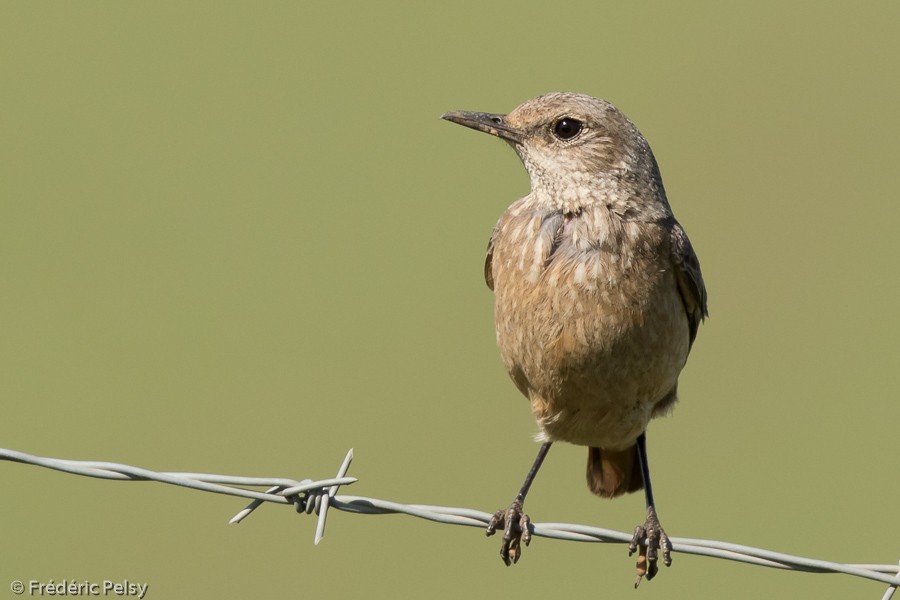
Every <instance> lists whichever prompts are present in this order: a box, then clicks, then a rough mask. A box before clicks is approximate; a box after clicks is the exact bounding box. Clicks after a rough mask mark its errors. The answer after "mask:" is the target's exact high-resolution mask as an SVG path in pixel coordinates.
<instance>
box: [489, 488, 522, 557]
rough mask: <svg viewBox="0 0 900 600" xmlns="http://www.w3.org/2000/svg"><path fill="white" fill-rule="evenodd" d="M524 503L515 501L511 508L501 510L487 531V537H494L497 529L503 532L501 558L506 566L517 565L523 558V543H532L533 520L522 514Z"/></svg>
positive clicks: (496, 513)
mask: <svg viewBox="0 0 900 600" xmlns="http://www.w3.org/2000/svg"><path fill="white" fill-rule="evenodd" d="M522 510H523V509H522V501H521V500H519V499H518V498H517V499H515V500H513V503H512V504H510V505H509V508H501V509H500V510H498V511H497V512H495V513H494V516H493V517H491V521H490V523H488V526H487V529H486V530H485V534H486V535H494V532H496V531H497V528H498V527H499V528H500V529H502V530H503V544H502V545H501V546H500V558H502V559H503V562H504V564H506V566H507V567H508V566H509V565H512V564H515V563H517V562H518V561H519V558H521V556H522V543H523V542H524V543H525V545H526V546H527V545H528V544H530V543H531V519H529V518H528V515H526V514H525V513H524V512H522Z"/></svg>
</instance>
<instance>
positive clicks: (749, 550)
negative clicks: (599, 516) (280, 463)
mask: <svg viewBox="0 0 900 600" xmlns="http://www.w3.org/2000/svg"><path fill="white" fill-rule="evenodd" d="M0 460H8V461H12V462H19V463H24V464H30V465H35V466H38V467H45V468H47V469H53V470H56V471H63V472H66V473H71V474H73V475H83V476H86V477H97V478H100V479H112V480H120V481H158V482H160V483H167V484H170V485H177V486H181V487H187V488H191V489H195V490H200V491H204V492H212V493H215V494H226V495H230V496H237V497H239V498H250V499H251V500H252V501H251V502H250V504H248V505H247V506H246V507H245V508H244V509H242V510H241V511H240V512H238V513H237V514H236V515H235V516H234V517H232V518H231V520H230V521H229V523H240V522H241V521H243V520H244V519H245V518H247V517H248V516H249V515H250V514H251V513H252V512H253V511H254V510H256V509H257V508H259V507H260V506H262V504H263V503H265V502H272V503H275V504H288V505H292V506H294V507H295V509H296V510H297V512H304V513H307V514H312V513H315V514H316V515H317V518H318V521H317V523H316V534H315V538H314V543H315V544H318V543H319V542H320V541H322V538H323V537H324V536H325V519H326V516H327V514H328V509H329V508H334V509H336V510H342V511H346V512H351V513H357V514H368V515H374V514H405V515H410V516H413V517H418V518H420V519H427V520H429V521H435V522H438V523H447V524H451V525H466V526H469V527H480V528H484V527H486V526H487V524H488V522H489V521H490V520H491V517H492V516H493V515H492V514H490V513H486V512H482V511H479V510H473V509H468V508H456V507H450V506H433V505H428V504H402V503H399V502H391V501H389V500H380V499H378V498H367V497H364V496H343V495H342V496H338V495H337V492H338V490H339V489H340V487H341V486H345V485H351V484H353V483H356V482H357V481H358V480H357V479H356V478H355V477H348V476H347V470H348V469H349V467H350V463H351V461H352V460H353V450H352V449H351V450H350V451H349V452H347V456H346V457H345V458H344V461H343V462H342V463H341V466H340V467H339V468H338V471H337V474H336V475H335V476H334V477H332V478H328V479H318V480H312V479H303V480H300V481H298V480H295V479H288V478H267V477H236V476H232V475H216V474H210V473H180V472H157V471H151V470H149V469H143V468H140V467H133V466H130V465H123V464H120V463H113V462H102V461H84V460H65V459H59V458H47V457H42V456H34V455H32V454H27V453H25V452H19V451H16V450H8V449H5V448H0ZM253 487H265V488H267V489H266V490H265V491H264V492H261V491H258V490H253V489H247V488H253ZM532 527H533V531H532V535H535V536H541V537H547V538H553V539H557V540H568V541H575V542H601V543H620V544H628V543H629V542H630V541H631V538H632V534H630V533H625V532H622V531H615V530H611V529H603V528H600V527H591V526H588V525H578V524H574V523H533V524H532ZM670 540H671V542H672V550H673V552H682V553H685V554H694V555H697V556H707V557H710V558H720V559H725V560H731V561H737V562H743V563H748V564H751V565H758V566H763V567H771V568H775V569H788V570H792V571H803V572H807V573H843V574H846V575H852V576H854V577H861V578H864V579H871V580H873V581H878V582H881V583H886V584H888V586H889V587H888V589H887V590H886V591H885V593H884V596H883V597H882V600H890V599H891V597H892V596H893V594H894V591H895V590H896V589H897V588H898V587H900V564H845V563H838V562H831V561H826V560H818V559H813V558H804V557H801V556H793V555H790V554H784V553H781V552H773V551H771V550H764V549H761V548H754V547H752V546H744V545H741V544H733V543H729V542H721V541H716V540H704V539H696V538H681V537H672V538H670Z"/></svg>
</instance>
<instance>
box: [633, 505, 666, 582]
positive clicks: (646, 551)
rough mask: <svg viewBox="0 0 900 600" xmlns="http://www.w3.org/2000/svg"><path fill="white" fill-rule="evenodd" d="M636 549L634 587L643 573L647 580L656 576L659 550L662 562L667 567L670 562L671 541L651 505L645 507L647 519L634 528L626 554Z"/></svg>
mask: <svg viewBox="0 0 900 600" xmlns="http://www.w3.org/2000/svg"><path fill="white" fill-rule="evenodd" d="M638 549H640V551H639V553H638V559H637V580H636V581H635V582H634V587H637V586H638V585H640V583H641V579H642V578H643V577H644V575H646V576H647V581H650V580H651V579H653V578H654V577H655V576H656V573H657V572H658V571H659V568H658V567H657V566H656V561H657V559H658V557H659V551H660V550H662V555H663V563H665V565H666V566H667V567H668V566H669V565H671V564H672V554H671V553H672V542H670V541H669V536H668V535H666V532H665V531H663V528H662V526H661V525H660V524H659V517H657V516H656V509H655V508H653V507H652V506H649V507H647V520H646V521H644V524H643V525H638V526H637V527H635V528H634V537H632V538H631V543H630V544H628V556H631V555H632V554H634V553H635V552H638Z"/></svg>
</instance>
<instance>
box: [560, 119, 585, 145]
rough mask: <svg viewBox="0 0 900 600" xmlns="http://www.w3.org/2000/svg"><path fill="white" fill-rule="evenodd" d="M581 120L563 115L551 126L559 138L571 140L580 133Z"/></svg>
mask: <svg viewBox="0 0 900 600" xmlns="http://www.w3.org/2000/svg"><path fill="white" fill-rule="evenodd" d="M581 127H582V125H581V121H579V120H578V119H573V118H572V117H563V118H562V119H560V120H559V121H557V122H556V125H554V126H553V133H555V134H556V137H558V138H559V139H561V140H571V139H572V138H573V137H575V136H576V135H578V134H579V133H581Z"/></svg>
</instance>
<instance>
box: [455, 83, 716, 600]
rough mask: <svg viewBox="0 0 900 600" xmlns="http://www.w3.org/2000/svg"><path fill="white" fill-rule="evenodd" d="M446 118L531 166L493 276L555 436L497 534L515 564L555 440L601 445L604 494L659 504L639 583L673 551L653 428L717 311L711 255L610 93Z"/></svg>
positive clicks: (651, 511) (591, 478) (510, 333)
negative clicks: (678, 215)
mask: <svg viewBox="0 0 900 600" xmlns="http://www.w3.org/2000/svg"><path fill="white" fill-rule="evenodd" d="M442 118H444V119H446V120H448V121H452V122H454V123H458V124H460V125H465V126H466V127H471V128H473V129H477V130H479V131H483V132H485V133H489V134H491V135H493V136H496V137H499V138H501V139H502V140H505V141H506V142H508V143H509V144H510V145H511V146H512V147H513V148H514V149H515V151H516V153H517V154H518V155H519V158H520V159H521V160H522V162H523V163H524V164H525V168H526V169H527V170H528V175H529V177H530V179H531V193H530V194H528V195H527V196H525V197H524V198H521V199H519V200H517V201H516V202H514V203H513V204H512V205H510V207H509V208H508V209H507V210H506V212H505V213H504V214H503V215H502V216H501V217H500V220H499V221H498V222H497V224H496V226H495V227H494V231H493V234H492V235H491V240H490V243H489V244H488V250H487V259H486V261H485V266H484V275H485V280H486V281H487V285H488V287H489V288H490V289H491V290H493V292H494V312H495V325H496V333H497V344H498V346H499V348H500V355H501V357H502V358H503V363H504V364H505V366H506V370H507V371H508V372H509V375H510V377H511V378H512V380H513V381H514V382H515V384H516V387H518V388H519V391H521V392H522V393H523V394H524V395H525V396H526V397H527V398H528V399H529V400H530V402H531V410H532V413H533V414H534V417H535V419H536V421H537V424H538V428H539V430H540V431H539V439H540V440H541V441H542V442H543V443H542V445H541V447H540V450H539V452H538V456H537V458H536V459H535V462H534V465H533V466H532V468H531V470H530V471H529V473H528V475H527V477H526V479H525V482H524V484H523V485H522V488H521V490H520V491H519V493H518V495H517V496H516V497H515V499H514V500H513V502H512V504H511V505H510V506H509V508H507V509H503V510H499V511H497V513H496V514H495V515H494V517H493V519H492V520H491V522H490V524H489V526H488V528H487V534H488V535H491V534H493V533H494V531H495V530H496V529H497V528H501V529H502V530H503V544H502V546H501V550H500V554H501V557H502V558H503V561H504V562H505V563H506V564H507V565H509V564H511V563H514V562H516V561H517V560H518V559H519V557H520V555H521V550H522V548H521V543H522V542H524V543H525V545H528V543H529V542H530V539H531V533H530V531H529V524H530V521H529V518H528V516H527V515H526V514H525V513H524V512H523V503H524V501H525V496H526V494H527V493H528V489H529V487H530V486H531V483H532V480H533V479H534V476H535V475H536V473H537V471H538V469H539V468H540V466H541V463H542V462H543V460H544V457H545V456H546V454H547V451H548V450H549V449H550V445H551V444H552V443H553V442H556V441H564V442H569V443H572V444H578V445H582V446H588V463H587V482H588V487H589V488H590V490H591V491H592V492H593V493H595V494H597V495H598V496H602V497H607V498H612V497H615V496H619V495H621V494H624V493H625V492H634V491H637V490H639V489H641V488H643V489H644V492H645V495H646V500H647V517H646V520H645V522H644V523H643V525H639V526H638V527H637V528H635V532H634V537H633V539H632V541H631V544H630V546H629V550H630V552H629V554H632V553H634V552H635V551H637V550H638V548H640V552H639V558H638V566H637V567H638V577H637V581H636V583H635V586H637V585H638V583H640V581H641V577H643V576H644V575H646V576H647V579H651V578H652V577H653V576H654V575H655V574H656V573H657V570H658V569H657V564H656V563H657V559H658V555H659V553H660V551H661V553H662V555H663V562H664V563H665V564H666V565H667V566H668V565H669V564H671V556H670V551H671V543H670V542H669V538H668V536H667V535H666V533H665V531H663V528H662V527H661V526H660V523H659V518H658V517H657V513H656V507H655V504H654V501H653V493H652V489H651V486H650V474H649V469H648V466H647V449H646V429H647V424H648V423H649V422H650V419H652V418H653V417H656V416H659V415H662V414H665V413H666V412H668V411H669V409H671V407H672V405H673V404H674V403H675V401H676V397H677V388H678V375H679V374H680V373H681V369H682V368H683V367H684V365H685V362H686V361H687V357H688V353H689V352H690V350H691V345H692V344H693V342H694V338H695V337H696V335H697V328H698V327H699V325H700V322H701V321H702V320H703V319H704V318H705V317H706V316H707V310H706V288H705V285H704V283H703V277H702V276H701V274H700V265H699V262H698V260H697V256H696V255H695V254H694V250H693V248H692V247H691V243H690V241H689V240H688V237H687V235H686V234H685V232H684V229H682V227H681V225H680V224H679V223H678V221H676V220H675V217H674V216H673V214H672V209H671V208H670V207H669V202H668V200H667V198H666V192H665V190H664V188H663V183H662V179H661V177H660V174H659V168H658V166H657V164H656V159H655V158H654V157H653V153H652V152H651V151H650V146H649V144H648V143H647V141H646V140H645V139H644V136H643V135H641V133H640V131H638V129H637V127H635V125H634V124H633V123H632V122H631V121H630V120H628V118H626V117H625V115H624V114H622V113H621V112H620V111H619V110H618V109H617V108H616V107H614V106H613V105H612V104H610V103H609V102H606V101H604V100H600V99H598V98H593V97H591V96H586V95H583V94H575V93H550V94H546V95H543V96H539V97H537V98H534V99H532V100H528V101H527V102H525V103H524V104H522V105H520V106H519V107H517V108H516V109H515V110H513V111H512V112H511V113H509V114H507V115H501V114H489V113H479V112H464V111H454V112H448V113H446V114H444V115H443V116H442Z"/></svg>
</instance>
